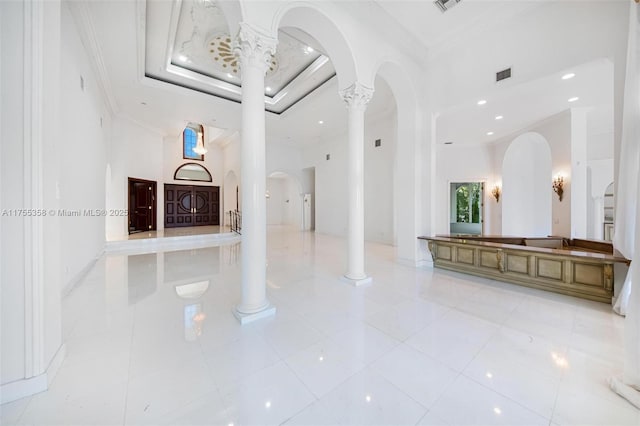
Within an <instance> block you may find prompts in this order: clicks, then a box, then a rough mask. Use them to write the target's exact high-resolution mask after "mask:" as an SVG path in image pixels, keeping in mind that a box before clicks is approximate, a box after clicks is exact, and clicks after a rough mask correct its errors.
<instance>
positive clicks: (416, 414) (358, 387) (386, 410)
mask: <svg viewBox="0 0 640 426" xmlns="http://www.w3.org/2000/svg"><path fill="white" fill-rule="evenodd" d="M320 404H321V405H322V406H324V407H325V408H326V409H327V410H329V411H330V412H331V413H332V414H333V415H334V416H335V417H336V418H337V419H338V422H340V423H341V424H346V425H414V424H416V423H417V422H418V421H419V420H420V419H421V418H422V417H423V416H424V414H425V413H426V412H427V409H426V408H425V407H424V406H422V405H420V404H419V403H418V402H416V401H415V400H414V399H412V398H411V397H409V396H408V395H407V394H405V393H403V392H402V391H400V390H399V389H398V388H396V387H395V386H394V385H393V384H391V383H390V382H388V381H387V380H385V379H384V378H383V377H382V376H380V375H379V374H377V373H375V372H373V371H371V370H370V369H366V370H363V371H361V372H360V373H358V374H356V375H354V376H352V377H351V378H349V379H348V380H347V381H346V382H344V383H343V384H341V385H340V386H338V387H337V388H336V389H334V390H333V391H331V392H329V393H328V394H327V395H326V396H324V397H323V398H321V399H320Z"/></svg>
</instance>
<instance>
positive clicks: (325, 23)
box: [271, 2, 359, 90]
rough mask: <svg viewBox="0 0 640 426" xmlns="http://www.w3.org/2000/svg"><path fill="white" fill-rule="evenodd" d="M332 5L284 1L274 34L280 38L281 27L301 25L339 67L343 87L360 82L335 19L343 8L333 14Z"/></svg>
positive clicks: (350, 51)
mask: <svg viewBox="0 0 640 426" xmlns="http://www.w3.org/2000/svg"><path fill="white" fill-rule="evenodd" d="M332 7H333V6H332V5H331V4H329V3H325V4H312V3H297V2H292V3H289V2H283V3H282V6H280V8H279V9H278V10H277V11H276V13H275V14H274V18H273V22H272V25H271V32H272V37H275V38H277V35H278V29H279V28H281V27H294V28H298V29H300V30H302V31H304V32H305V33H307V34H308V35H310V36H311V37H312V38H314V39H315V40H316V41H317V42H318V43H319V44H320V45H321V46H322V48H323V49H324V50H325V51H326V53H327V56H328V57H329V58H330V59H331V62H332V64H333V67H334V68H335V70H336V75H337V78H338V87H339V89H340V90H342V89H345V88H347V87H349V86H350V85H352V84H353V83H354V82H356V81H359V79H358V75H357V73H356V65H355V59H354V54H353V51H352V49H351V46H350V45H349V43H348V42H347V39H346V38H345V36H344V34H343V32H342V31H341V30H340V28H339V27H338V25H336V23H335V22H336V21H337V20H338V16H340V13H341V12H340V11H335V14H332V11H331V9H332Z"/></svg>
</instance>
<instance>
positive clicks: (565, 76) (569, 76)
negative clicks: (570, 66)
mask: <svg viewBox="0 0 640 426" xmlns="http://www.w3.org/2000/svg"><path fill="white" fill-rule="evenodd" d="M575 76H576V75H575V73H572V72H570V73H568V74H565V75H563V76H562V79H563V80H569V79H570V78H573V77H575Z"/></svg>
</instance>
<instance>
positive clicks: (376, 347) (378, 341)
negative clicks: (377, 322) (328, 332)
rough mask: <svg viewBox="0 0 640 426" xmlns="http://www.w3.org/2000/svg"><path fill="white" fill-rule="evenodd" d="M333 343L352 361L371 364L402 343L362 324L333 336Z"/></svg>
mask: <svg viewBox="0 0 640 426" xmlns="http://www.w3.org/2000/svg"><path fill="white" fill-rule="evenodd" d="M331 343H333V345H334V346H335V347H339V348H342V350H343V351H344V354H345V357H349V358H350V359H351V360H352V361H354V362H363V363H364V364H370V363H371V362H373V361H375V360H376V359H378V358H380V357H381V356H383V355H384V354H386V353H388V352H389V351H390V350H391V349H393V348H394V347H395V346H397V345H398V344H400V341H399V340H397V339H394V338H393V337H391V336H389V335H387V334H385V333H383V332H381V331H380V330H378V329H376V328H374V327H371V326H370V325H368V324H361V325H359V326H357V327H353V328H351V329H348V330H346V331H344V332H342V333H338V334H336V335H335V336H332V337H331Z"/></svg>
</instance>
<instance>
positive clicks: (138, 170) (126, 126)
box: [106, 117, 164, 241]
mask: <svg viewBox="0 0 640 426" xmlns="http://www.w3.org/2000/svg"><path fill="white" fill-rule="evenodd" d="M109 164H110V165H111V182H108V183H107V201H106V204H107V206H108V207H107V208H108V209H116V210H120V209H124V210H126V209H128V208H129V207H128V204H129V198H128V178H130V177H131V178H137V179H145V180H152V181H156V182H158V185H157V189H158V194H157V196H158V197H157V206H158V211H157V217H156V220H157V225H158V229H162V228H163V227H164V208H163V205H164V192H163V190H162V189H163V186H162V180H163V170H164V164H163V136H162V135H160V134H159V133H156V132H154V131H152V130H149V129H146V128H144V127H142V126H140V125H138V124H136V123H134V122H132V121H130V120H128V119H125V118H122V117H118V118H116V119H115V120H114V122H113V130H112V137H111V146H110V157H109ZM127 234H128V217H127V216H107V240H109V241H112V240H117V239H121V238H124V237H126V235H127Z"/></svg>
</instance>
